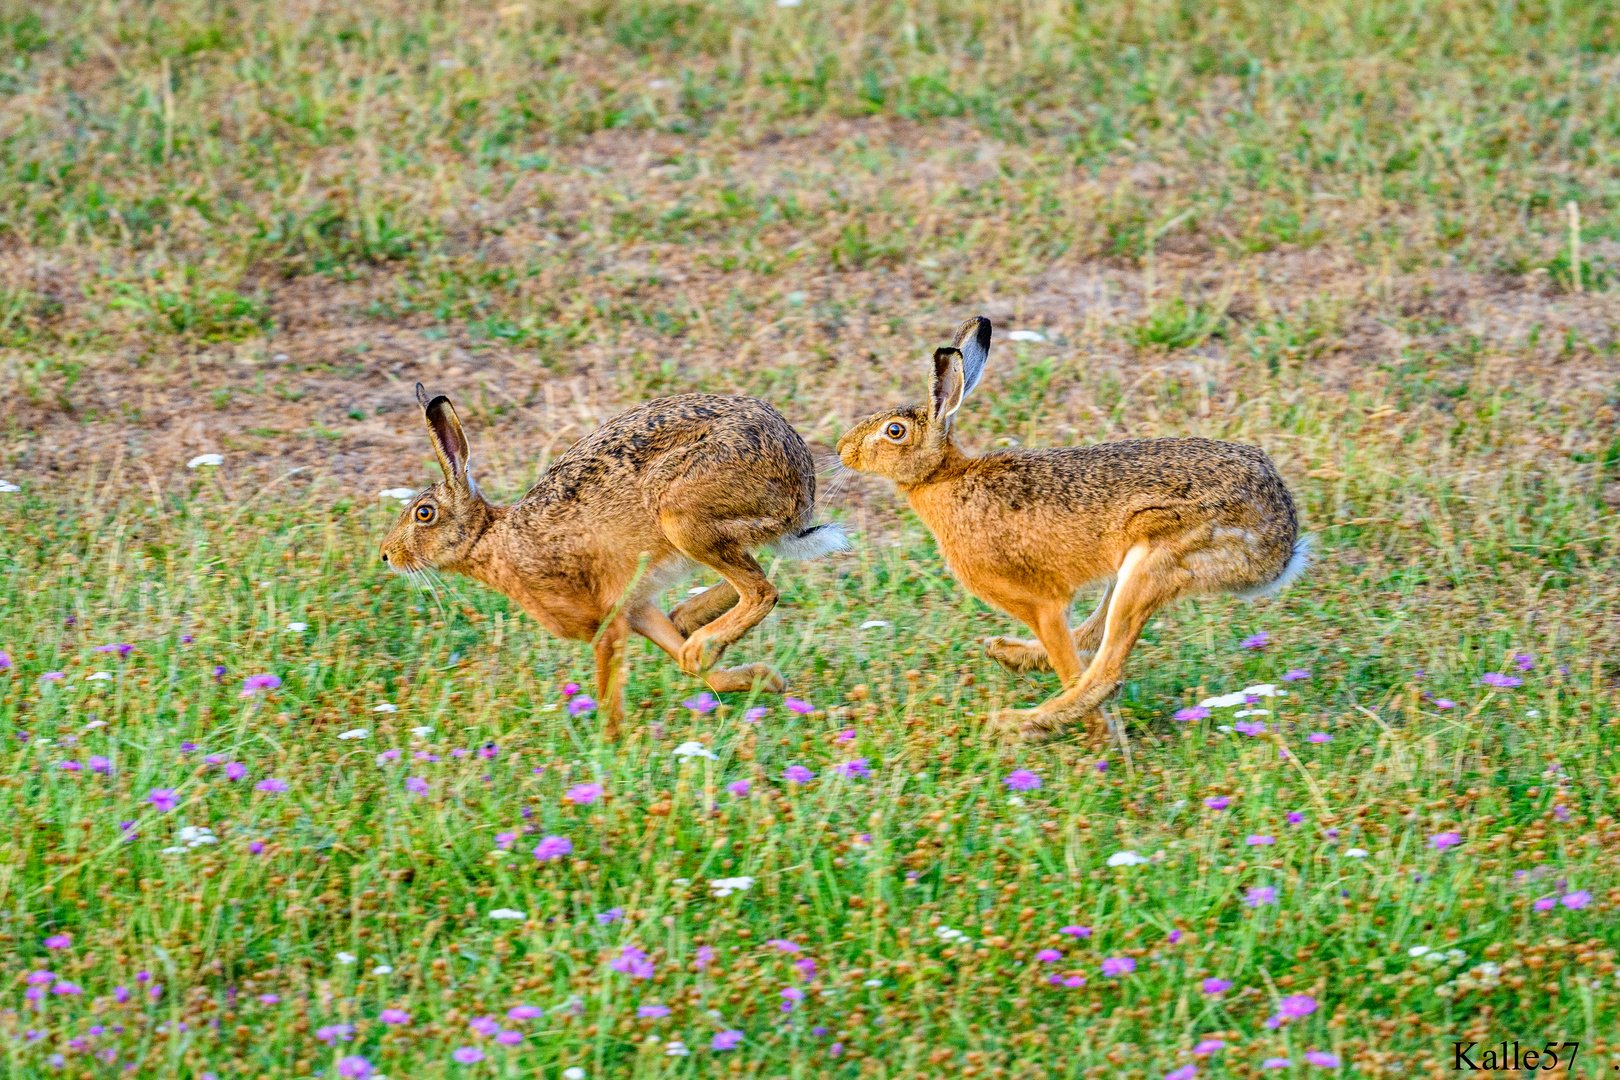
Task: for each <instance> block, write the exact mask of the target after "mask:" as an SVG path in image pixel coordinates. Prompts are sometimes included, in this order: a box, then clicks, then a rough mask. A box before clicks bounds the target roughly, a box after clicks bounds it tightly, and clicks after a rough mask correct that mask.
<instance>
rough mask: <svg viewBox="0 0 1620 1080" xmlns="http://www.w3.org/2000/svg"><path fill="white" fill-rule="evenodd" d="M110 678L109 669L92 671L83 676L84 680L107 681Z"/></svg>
mask: <svg viewBox="0 0 1620 1080" xmlns="http://www.w3.org/2000/svg"><path fill="white" fill-rule="evenodd" d="M111 679H112V672H110V671H92V672H91V673H90V674H88V675H86V676H85V677H84V681H85V682H108V681H110V680H111Z"/></svg>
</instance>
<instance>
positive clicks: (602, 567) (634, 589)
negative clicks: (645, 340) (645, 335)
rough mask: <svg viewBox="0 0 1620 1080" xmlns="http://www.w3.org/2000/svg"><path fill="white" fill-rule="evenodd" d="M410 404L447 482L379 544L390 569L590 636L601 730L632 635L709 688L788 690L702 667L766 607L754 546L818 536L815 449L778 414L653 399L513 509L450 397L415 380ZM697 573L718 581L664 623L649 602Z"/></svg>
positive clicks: (574, 451) (757, 674)
mask: <svg viewBox="0 0 1620 1080" xmlns="http://www.w3.org/2000/svg"><path fill="white" fill-rule="evenodd" d="M417 397H418V400H420V401H421V402H422V405H423V416H424V418H425V419H426V421H427V425H428V434H429V437H430V438H431V439H432V442H433V446H434V449H435V451H436V452H437V454H438V456H439V464H440V467H441V468H443V470H444V475H445V479H444V480H443V481H441V482H440V483H437V484H434V485H433V486H432V487H431V488H428V489H427V490H426V491H424V492H422V493H421V494H420V495H418V496H417V497H416V498H415V499H413V500H412V501H411V502H410V503H409V504H408V505H407V506H406V507H405V510H404V512H403V513H402V514H401V515H400V519H399V521H398V523H397V524H395V526H394V527H393V529H391V530H390V531H389V533H388V536H387V537H386V538H385V539H384V540H383V543H382V557H383V561H384V562H386V563H388V564H389V565H390V566H391V567H393V568H394V569H395V570H396V571H399V572H401V573H412V572H416V571H419V570H422V569H424V568H427V567H432V568H434V569H441V570H449V571H452V572H454V573H458V574H465V575H467V576H468V577H471V578H473V579H474V580H476V581H479V582H482V583H483V584H485V585H488V586H490V587H491V588H494V589H497V590H499V591H500V592H502V593H505V594H506V595H507V596H509V597H511V598H512V599H513V600H514V601H516V602H517V603H518V605H519V606H521V607H522V608H523V610H524V611H527V612H528V613H529V614H530V615H532V616H533V617H534V618H535V620H536V621H537V622H539V623H540V624H541V625H542V626H544V627H545V628H546V629H547V630H550V631H551V632H552V633H553V634H556V635H557V636H558V637H563V638H570V639H573V640H576V641H590V642H592V643H593V647H594V650H595V653H596V665H597V673H596V689H597V700H598V703H599V707H600V709H601V714H602V715H603V716H604V717H605V719H606V722H607V724H608V727H609V729H610V730H611V729H613V728H614V726H615V725H616V723H617V721H618V720H619V719H620V718H621V717H622V716H623V715H624V701H623V696H624V679H623V666H624V651H625V645H626V643H627V639H628V636H629V632H630V631H632V630H634V631H635V632H637V633H639V634H641V635H643V636H644V637H646V638H648V639H649V640H650V641H652V642H653V643H654V644H656V645H657V646H658V647H659V648H661V649H663V650H664V651H665V652H667V653H668V654H669V655H670V656H672V657H674V658H675V659H676V661H677V662H678V663H679V664H680V666H681V670H683V671H685V672H687V673H689V674H693V675H699V676H701V677H702V678H703V680H704V681H705V682H706V683H707V684H708V685H709V686H710V687H711V688H713V689H715V690H717V691H731V690H748V689H752V688H756V687H757V688H759V689H763V690H766V691H768V692H771V693H781V692H782V691H783V690H785V689H786V688H787V684H786V683H785V682H784V681H783V679H782V676H781V675H780V674H778V673H777V672H775V671H773V670H772V669H771V668H769V667H767V666H766V665H764V664H749V665H746V666H744V667H738V668H730V669H718V668H714V667H713V665H714V663H715V662H716V661H717V660H718V659H719V658H720V656H721V654H722V653H723V652H725V650H726V647H727V646H729V645H731V644H732V643H733V642H735V641H736V640H737V639H738V638H740V637H742V635H743V634H745V633H747V632H748V631H749V630H750V629H752V628H753V627H754V626H755V625H757V624H758V623H759V622H760V620H761V619H763V618H765V616H766V615H768V614H769V613H770V611H771V609H772V608H773V607H774V606H775V605H776V599H777V593H776V589H775V588H773V587H772V586H771V583H770V582H769V581H768V580H766V578H765V574H764V572H763V571H762V570H761V569H760V566H759V563H757V562H756V561H754V557H753V554H752V552H753V551H754V550H756V549H757V548H759V547H761V546H764V545H767V544H772V543H776V542H778V541H785V540H791V539H793V538H796V537H798V538H802V537H804V536H806V535H809V534H810V533H812V532H815V531H816V530H812V529H811V528H810V517H811V514H812V512H813V510H814V507H815V490H816V489H815V483H816V482H815V471H814V467H813V464H812V462H811V458H810V451H809V450H808V448H806V446H805V445H804V440H803V439H801V438H800V437H799V434H798V432H796V431H794V430H793V428H792V427H791V426H789V424H788V422H787V421H786V420H785V419H783V417H782V414H781V413H779V412H777V411H776V410H775V409H773V408H772V407H771V406H770V405H768V404H766V403H765V402H763V401H759V400H756V399H754V398H745V397H720V396H716V395H713V394H683V395H680V396H678V397H669V398H661V399H658V400H656V401H650V402H647V403H646V404H645V405H642V406H640V407H638V408H635V409H631V410H630V411H629V412H626V413H623V414H622V415H620V416H617V417H614V418H613V419H612V420H609V421H608V422H607V423H606V424H604V425H602V426H601V427H600V428H598V429H597V430H596V431H595V432H593V433H591V434H590V435H588V436H586V437H585V438H584V439H582V440H580V441H579V442H578V443H576V444H575V445H574V446H573V447H572V448H570V449H569V450H568V452H567V453H565V454H564V455H563V456H562V457H561V458H559V459H558V460H557V462H556V463H555V464H554V465H553V466H552V467H551V469H550V470H548V471H547V472H546V474H545V475H544V476H543V477H541V478H540V481H539V483H537V484H535V485H534V487H533V488H531V489H530V490H529V492H528V494H526V495H525V496H524V497H523V498H522V499H521V500H519V501H518V502H516V503H513V504H511V505H508V506H497V505H495V504H493V503H491V502H489V501H488V500H486V499H485V498H484V497H483V495H482V494H480V493H479V491H478V486H477V484H476V483H474V482H473V480H472V478H471V477H470V475H469V474H468V470H467V462H468V456H469V453H468V446H467V439H466V436H465V434H463V432H462V430H461V423H460V421H459V420H457V418H456V415H455V410H454V409H453V408H452V407H451V405H450V401H449V399H448V398H445V397H437V398H434V399H433V400H432V401H429V400H427V395H426V393H425V392H424V391H423V390H422V388H421V386H420V385H418V387H417ZM424 517H426V518H428V520H423V518H424ZM694 563H700V564H702V565H704V566H707V567H709V568H711V569H713V570H714V571H715V572H717V573H718V574H720V576H721V577H722V578H724V579H725V583H724V584H722V585H717V586H715V587H713V588H710V589H708V590H706V591H705V592H703V593H700V594H699V595H698V596H696V597H694V598H692V599H691V600H689V601H687V602H686V603H684V604H682V605H680V607H678V608H676V609H675V611H674V612H673V613H672V615H665V614H664V613H663V612H662V611H660V610H659V609H658V607H657V606H656V605H655V604H654V603H653V602H652V597H654V596H655V595H656V594H657V593H659V592H661V591H662V590H663V589H664V588H666V587H668V585H669V584H671V583H672V580H673V579H674V578H675V577H676V576H677V575H678V574H679V573H680V572H681V571H682V570H684V569H687V568H690V567H691V566H692V564H694ZM638 571H639V573H638Z"/></svg>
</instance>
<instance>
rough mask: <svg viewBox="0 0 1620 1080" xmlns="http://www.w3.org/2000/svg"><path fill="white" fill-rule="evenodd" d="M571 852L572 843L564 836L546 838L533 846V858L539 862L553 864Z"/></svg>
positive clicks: (572, 848)
mask: <svg viewBox="0 0 1620 1080" xmlns="http://www.w3.org/2000/svg"><path fill="white" fill-rule="evenodd" d="M573 850H574V842H573V841H572V840H569V839H568V838H567V837H566V836H546V837H542V838H541V840H540V842H539V843H538V844H536V845H535V846H534V857H535V858H536V859H538V860H539V861H541V862H553V861H555V860H557V859H560V858H562V857H563V856H564V855H568V854H571V853H572V852H573Z"/></svg>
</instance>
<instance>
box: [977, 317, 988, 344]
mask: <svg viewBox="0 0 1620 1080" xmlns="http://www.w3.org/2000/svg"><path fill="white" fill-rule="evenodd" d="M976 336H977V337H978V339H979V347H980V348H981V349H988V348H989V347H990V320H989V319H987V318H985V317H984V316H983V315H980V316H979V332H978V334H977V335H976Z"/></svg>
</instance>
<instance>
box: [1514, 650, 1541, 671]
mask: <svg viewBox="0 0 1620 1080" xmlns="http://www.w3.org/2000/svg"><path fill="white" fill-rule="evenodd" d="M1513 665H1514V667H1517V668H1518V669H1519V670H1520V671H1529V670H1530V669H1531V668H1533V667H1535V666H1536V662H1535V661H1534V660H1532V659H1531V658H1530V654H1529V653H1514V654H1513Z"/></svg>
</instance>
